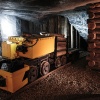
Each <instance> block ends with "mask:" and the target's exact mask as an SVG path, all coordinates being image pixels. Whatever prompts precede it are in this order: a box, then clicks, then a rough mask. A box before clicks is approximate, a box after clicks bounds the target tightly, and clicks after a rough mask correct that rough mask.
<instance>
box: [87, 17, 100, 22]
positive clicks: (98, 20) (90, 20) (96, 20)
mask: <svg viewBox="0 0 100 100" xmlns="http://www.w3.org/2000/svg"><path fill="white" fill-rule="evenodd" d="M90 22H93V23H100V18H94V19H88V20H87V23H90Z"/></svg>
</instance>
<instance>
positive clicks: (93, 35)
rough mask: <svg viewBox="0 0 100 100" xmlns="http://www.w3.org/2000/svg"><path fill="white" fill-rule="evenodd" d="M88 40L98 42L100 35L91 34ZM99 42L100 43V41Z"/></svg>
mask: <svg viewBox="0 0 100 100" xmlns="http://www.w3.org/2000/svg"><path fill="white" fill-rule="evenodd" d="M88 39H89V40H93V41H94V40H96V39H97V40H100V34H91V33H90V34H89V35H88ZM94 42H95V41H94ZM98 42H100V41H98Z"/></svg>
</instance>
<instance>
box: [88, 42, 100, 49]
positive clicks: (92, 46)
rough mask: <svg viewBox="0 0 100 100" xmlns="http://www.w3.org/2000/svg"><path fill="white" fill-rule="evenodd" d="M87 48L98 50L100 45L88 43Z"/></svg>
mask: <svg viewBox="0 0 100 100" xmlns="http://www.w3.org/2000/svg"><path fill="white" fill-rule="evenodd" d="M88 47H89V48H100V43H89V44H88Z"/></svg>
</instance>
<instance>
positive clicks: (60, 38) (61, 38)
mask: <svg viewBox="0 0 100 100" xmlns="http://www.w3.org/2000/svg"><path fill="white" fill-rule="evenodd" d="M57 41H65V42H66V38H64V37H57Z"/></svg>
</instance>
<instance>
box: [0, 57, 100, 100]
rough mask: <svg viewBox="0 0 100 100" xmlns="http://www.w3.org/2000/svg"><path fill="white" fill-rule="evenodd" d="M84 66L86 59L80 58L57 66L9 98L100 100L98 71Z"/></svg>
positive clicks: (99, 76) (17, 99)
mask: <svg viewBox="0 0 100 100" xmlns="http://www.w3.org/2000/svg"><path fill="white" fill-rule="evenodd" d="M86 66H87V61H86V60H85V58H81V59H80V60H78V61H77V62H75V63H73V64H71V65H69V66H64V67H61V68H58V69H57V70H55V71H53V72H52V73H51V74H49V75H46V77H45V78H43V79H42V80H40V79H39V80H37V81H36V82H35V84H34V85H30V87H29V88H28V89H27V90H24V91H22V92H20V94H18V95H17V96H13V97H12V98H10V100H100V97H99V96H100V95H99V94H100V72H99V71H94V70H90V69H89V68H87V67H86ZM0 92H3V95H5V94H4V92H5V91H2V90H0ZM7 93H8V92H6V94H7ZM7 95H10V93H8V94H7ZM0 96H2V95H1V93H0ZM0 100H3V98H2V97H1V99H0Z"/></svg>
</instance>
